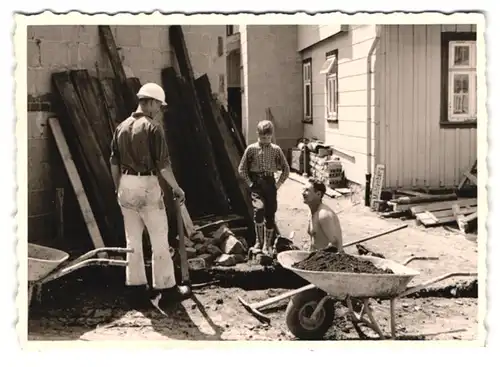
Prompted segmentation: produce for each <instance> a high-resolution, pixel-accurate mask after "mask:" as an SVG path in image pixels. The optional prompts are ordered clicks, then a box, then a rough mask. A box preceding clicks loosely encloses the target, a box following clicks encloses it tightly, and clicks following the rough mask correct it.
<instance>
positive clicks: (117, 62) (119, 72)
mask: <svg viewBox="0 0 500 367" xmlns="http://www.w3.org/2000/svg"><path fill="white" fill-rule="evenodd" d="M99 35H100V37H101V42H102V43H103V44H104V47H105V49H106V51H107V54H108V57H109V61H110V63H111V67H112V69H113V72H114V74H115V76H116V79H117V81H118V84H119V87H120V91H121V93H122V95H123V98H124V100H125V107H126V109H127V114H130V113H132V111H133V110H134V109H135V108H136V106H137V96H136V95H135V93H133V92H132V89H131V88H130V87H129V85H128V83H127V76H126V74H125V70H124V69H123V64H122V61H121V58H120V54H119V53H118V49H117V48H116V43H115V39H114V37H113V32H111V28H110V27H109V26H107V25H100V26H99Z"/></svg>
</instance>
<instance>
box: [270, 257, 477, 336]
mask: <svg viewBox="0 0 500 367" xmlns="http://www.w3.org/2000/svg"><path fill="white" fill-rule="evenodd" d="M309 255H310V252H307V251H285V252H282V253H279V254H278V262H279V263H280V264H281V266H283V267H284V268H285V269H288V270H290V271H293V272H294V273H295V274H297V275H299V276H300V277H302V278H303V279H305V280H307V281H308V282H310V283H311V284H312V285H314V286H315V288H312V289H309V290H307V291H305V292H302V293H299V294H296V295H295V296H293V297H292V298H291V299H290V302H289V303H288V306H287V309H286V323H287V327H288V329H289V330H290V331H291V332H292V334H294V335H295V336H296V337H297V338H299V339H313V340H317V339H321V338H323V337H324V335H325V334H326V332H327V331H328V329H330V327H331V326H332V325H333V321H334V301H335V300H345V301H346V304H347V307H348V314H349V317H350V320H351V322H352V323H353V326H354V328H355V330H356V331H357V333H358V334H359V335H360V337H361V338H366V334H364V333H363V331H362V330H361V328H360V326H366V327H368V328H370V329H371V330H373V331H375V332H376V333H377V334H378V335H379V337H380V338H381V339H385V338H386V337H385V334H384V333H383V332H382V330H381V329H380V327H379V325H378V324H377V322H376V321H375V318H374V316H373V313H372V309H371V307H370V304H369V300H370V298H375V299H380V300H389V301H390V322H391V339H395V338H396V323H395V301H396V299H398V298H401V297H405V296H407V295H409V294H412V293H416V292H418V291H420V290H422V289H424V288H426V287H427V286H429V285H431V284H434V283H437V282H440V281H442V280H445V279H448V278H451V277H455V276H477V273H470V272H457V273H447V274H444V275H441V276H438V277H436V278H433V279H431V280H429V281H427V282H425V283H422V284H419V285H416V286H413V287H410V288H408V287H407V286H408V283H410V281H411V280H412V279H413V278H414V277H415V276H417V275H419V272H418V271H416V270H414V269H411V268H409V267H407V266H406V265H407V264H409V263H410V262H411V261H414V260H436V259H437V258H435V257H410V258H408V259H407V260H406V261H404V262H403V264H399V263H397V262H395V261H392V260H388V259H382V258H378V257H373V256H364V255H363V256H360V255H354V256H355V257H357V258H360V259H363V260H368V261H370V262H372V263H373V264H374V265H375V266H376V267H378V268H381V269H390V270H392V271H393V272H394V274H364V273H361V274H358V273H344V272H327V271H308V270H301V269H297V268H295V267H293V264H295V263H297V262H299V261H302V260H304V259H306V258H307V257H308V256H309ZM359 304H361V311H360V312H359V313H358V312H356V311H355V308H356V305H359ZM365 315H366V317H365Z"/></svg>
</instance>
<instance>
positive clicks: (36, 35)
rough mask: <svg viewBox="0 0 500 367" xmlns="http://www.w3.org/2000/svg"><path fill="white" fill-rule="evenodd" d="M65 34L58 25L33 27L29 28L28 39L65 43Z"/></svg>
mask: <svg viewBox="0 0 500 367" xmlns="http://www.w3.org/2000/svg"><path fill="white" fill-rule="evenodd" d="M64 38H65V37H64V36H63V32H62V28H61V26H58V25H31V26H28V39H39V40H41V41H56V42H58V41H63V40H64Z"/></svg>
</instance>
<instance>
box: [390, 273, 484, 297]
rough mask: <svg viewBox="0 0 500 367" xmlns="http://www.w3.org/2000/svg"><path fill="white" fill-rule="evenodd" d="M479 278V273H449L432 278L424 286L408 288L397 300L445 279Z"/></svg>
mask: <svg viewBox="0 0 500 367" xmlns="http://www.w3.org/2000/svg"><path fill="white" fill-rule="evenodd" d="M475 276H477V273H472V272H471V273H447V274H444V275H440V276H438V277H436V278H432V279H431V280H429V281H427V282H424V283H422V284H419V285H416V286H414V287H410V288H407V289H406V291H404V292H403V293H401V294H399V295H398V296H397V297H396V298H402V297H406V296H407V295H409V294H412V293H416V292H418V291H420V290H422V289H424V288H426V287H428V286H430V285H432V284H434V283H437V282H441V281H443V280H445V279H448V278H452V277H475Z"/></svg>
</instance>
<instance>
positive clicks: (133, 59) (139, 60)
mask: <svg viewBox="0 0 500 367" xmlns="http://www.w3.org/2000/svg"><path fill="white" fill-rule="evenodd" d="M152 59H153V51H152V50H151V49H145V48H141V47H130V50H129V52H128V54H127V55H126V56H125V62H126V63H127V64H128V65H130V67H131V68H132V69H133V70H148V69H149V70H150V69H151V68H152V66H153V62H152Z"/></svg>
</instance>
